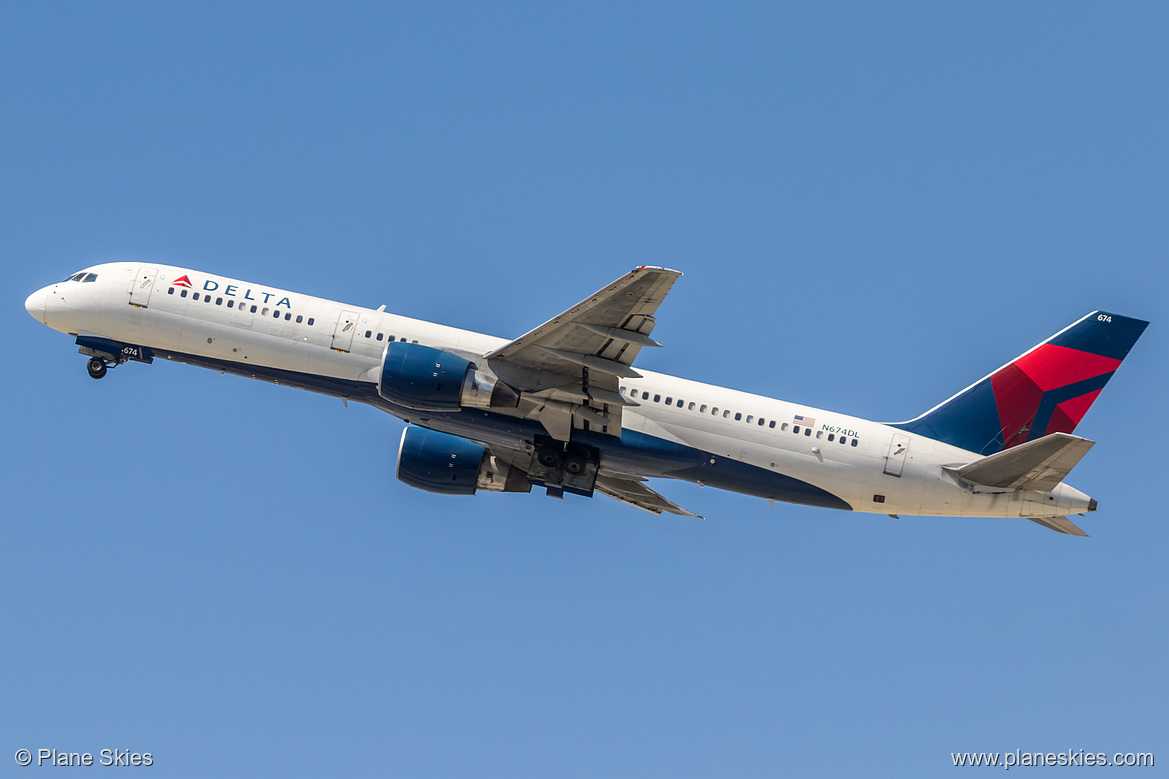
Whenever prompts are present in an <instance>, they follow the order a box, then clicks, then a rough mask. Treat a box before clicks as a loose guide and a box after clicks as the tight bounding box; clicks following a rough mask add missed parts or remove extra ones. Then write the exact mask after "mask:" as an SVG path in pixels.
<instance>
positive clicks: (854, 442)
mask: <svg viewBox="0 0 1169 779" xmlns="http://www.w3.org/2000/svg"><path fill="white" fill-rule="evenodd" d="M852 445H853V446H856V439H855V438H854V439H852Z"/></svg>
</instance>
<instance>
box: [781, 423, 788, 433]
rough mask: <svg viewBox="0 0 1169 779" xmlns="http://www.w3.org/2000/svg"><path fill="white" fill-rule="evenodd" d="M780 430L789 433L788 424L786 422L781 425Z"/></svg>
mask: <svg viewBox="0 0 1169 779" xmlns="http://www.w3.org/2000/svg"><path fill="white" fill-rule="evenodd" d="M779 429H780V430H782V431H783V432H785V433H786V432H787V422H784V423H783V424H782V425H780V426H779Z"/></svg>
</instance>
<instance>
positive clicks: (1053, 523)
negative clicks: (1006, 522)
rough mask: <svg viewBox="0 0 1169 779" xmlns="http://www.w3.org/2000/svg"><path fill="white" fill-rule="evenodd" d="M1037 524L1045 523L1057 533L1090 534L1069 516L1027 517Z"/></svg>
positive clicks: (1070, 534) (1044, 524)
mask: <svg viewBox="0 0 1169 779" xmlns="http://www.w3.org/2000/svg"><path fill="white" fill-rule="evenodd" d="M1027 519H1029V520H1031V521H1032V522H1034V523H1035V524H1037V525H1043V526H1044V527H1046V528H1050V529H1051V530H1054V531H1055V532H1057V533H1067V534H1068V535H1069V536H1084V537H1085V538H1086V537H1087V536H1088V534H1087V533H1085V532H1084V531H1083V530H1080V529H1079V528H1078V527H1076V525H1075V524H1073V523H1072V521H1071V520H1070V519H1068V518H1067V517H1027Z"/></svg>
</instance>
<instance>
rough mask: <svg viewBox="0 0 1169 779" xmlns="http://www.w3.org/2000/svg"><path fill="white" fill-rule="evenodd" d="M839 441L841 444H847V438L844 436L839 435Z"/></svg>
mask: <svg viewBox="0 0 1169 779" xmlns="http://www.w3.org/2000/svg"><path fill="white" fill-rule="evenodd" d="M840 443H842V444H847V443H848V439H847V438H845V437H844V436H841V437H840Z"/></svg>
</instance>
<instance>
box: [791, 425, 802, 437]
mask: <svg viewBox="0 0 1169 779" xmlns="http://www.w3.org/2000/svg"><path fill="white" fill-rule="evenodd" d="M792 432H793V433H795V434H796V435H799V434H800V426H799V425H795V426H794V427H792Z"/></svg>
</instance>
